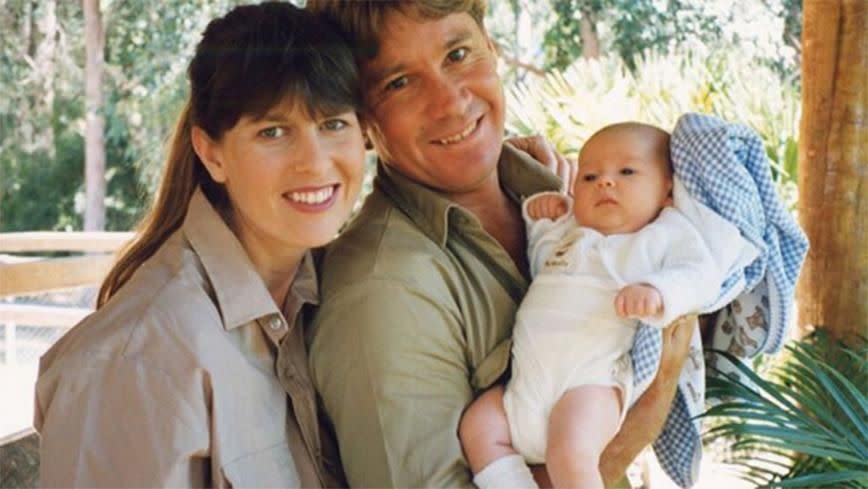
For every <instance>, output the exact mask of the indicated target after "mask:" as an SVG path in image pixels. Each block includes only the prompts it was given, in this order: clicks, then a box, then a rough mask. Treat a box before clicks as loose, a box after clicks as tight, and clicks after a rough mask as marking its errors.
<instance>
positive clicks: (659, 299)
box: [528, 207, 663, 319]
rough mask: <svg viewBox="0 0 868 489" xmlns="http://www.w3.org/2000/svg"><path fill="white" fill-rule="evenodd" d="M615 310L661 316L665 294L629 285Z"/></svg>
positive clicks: (620, 294) (621, 314) (617, 298)
mask: <svg viewBox="0 0 868 489" xmlns="http://www.w3.org/2000/svg"><path fill="white" fill-rule="evenodd" d="M528 211H530V207H528ZM615 312H616V313H617V314H618V316H619V317H622V318H634V319H640V318H653V317H659V316H660V315H661V314H663V296H661V295H660V292H659V291H658V290H657V289H655V288H654V287H652V286H650V285H647V284H633V285H628V286H626V287H624V288H623V289H621V291H620V292H618V295H617V296H615Z"/></svg>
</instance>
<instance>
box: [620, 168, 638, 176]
mask: <svg viewBox="0 0 868 489" xmlns="http://www.w3.org/2000/svg"><path fill="white" fill-rule="evenodd" d="M634 173H636V170H634V169H632V168H622V169H621V175H632V174H634Z"/></svg>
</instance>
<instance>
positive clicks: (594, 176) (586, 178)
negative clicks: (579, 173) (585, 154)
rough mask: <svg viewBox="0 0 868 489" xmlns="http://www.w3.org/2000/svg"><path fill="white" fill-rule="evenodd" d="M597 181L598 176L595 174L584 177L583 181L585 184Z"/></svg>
mask: <svg viewBox="0 0 868 489" xmlns="http://www.w3.org/2000/svg"><path fill="white" fill-rule="evenodd" d="M596 179H597V175H594V174H590V175H585V176H583V177H582V181H584V182H593V181H594V180H596Z"/></svg>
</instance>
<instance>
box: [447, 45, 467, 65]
mask: <svg viewBox="0 0 868 489" xmlns="http://www.w3.org/2000/svg"><path fill="white" fill-rule="evenodd" d="M469 51H470V50H469V49H467V48H458V49H453V50H452V51H449V54H447V55H446V59H448V60H449V61H452V62H453V63H454V62H456V61H461V60H463V59H464V58H466V57H467V53H468V52H469Z"/></svg>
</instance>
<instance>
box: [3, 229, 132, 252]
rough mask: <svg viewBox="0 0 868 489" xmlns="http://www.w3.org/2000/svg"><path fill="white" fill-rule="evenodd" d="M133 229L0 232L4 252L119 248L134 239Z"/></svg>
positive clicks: (98, 250)
mask: <svg viewBox="0 0 868 489" xmlns="http://www.w3.org/2000/svg"><path fill="white" fill-rule="evenodd" d="M133 236H134V233H129V232H79V231H68V232H64V231H60V232H53V231H30V232H24V233H0V252H3V253H23V252H45V251H81V252H90V253H94V252H107V251H112V252H113V251H115V250H117V249H119V248H120V247H122V246H123V245H124V244H126V243H127V242H129V241H130V240H131V239H133Z"/></svg>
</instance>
